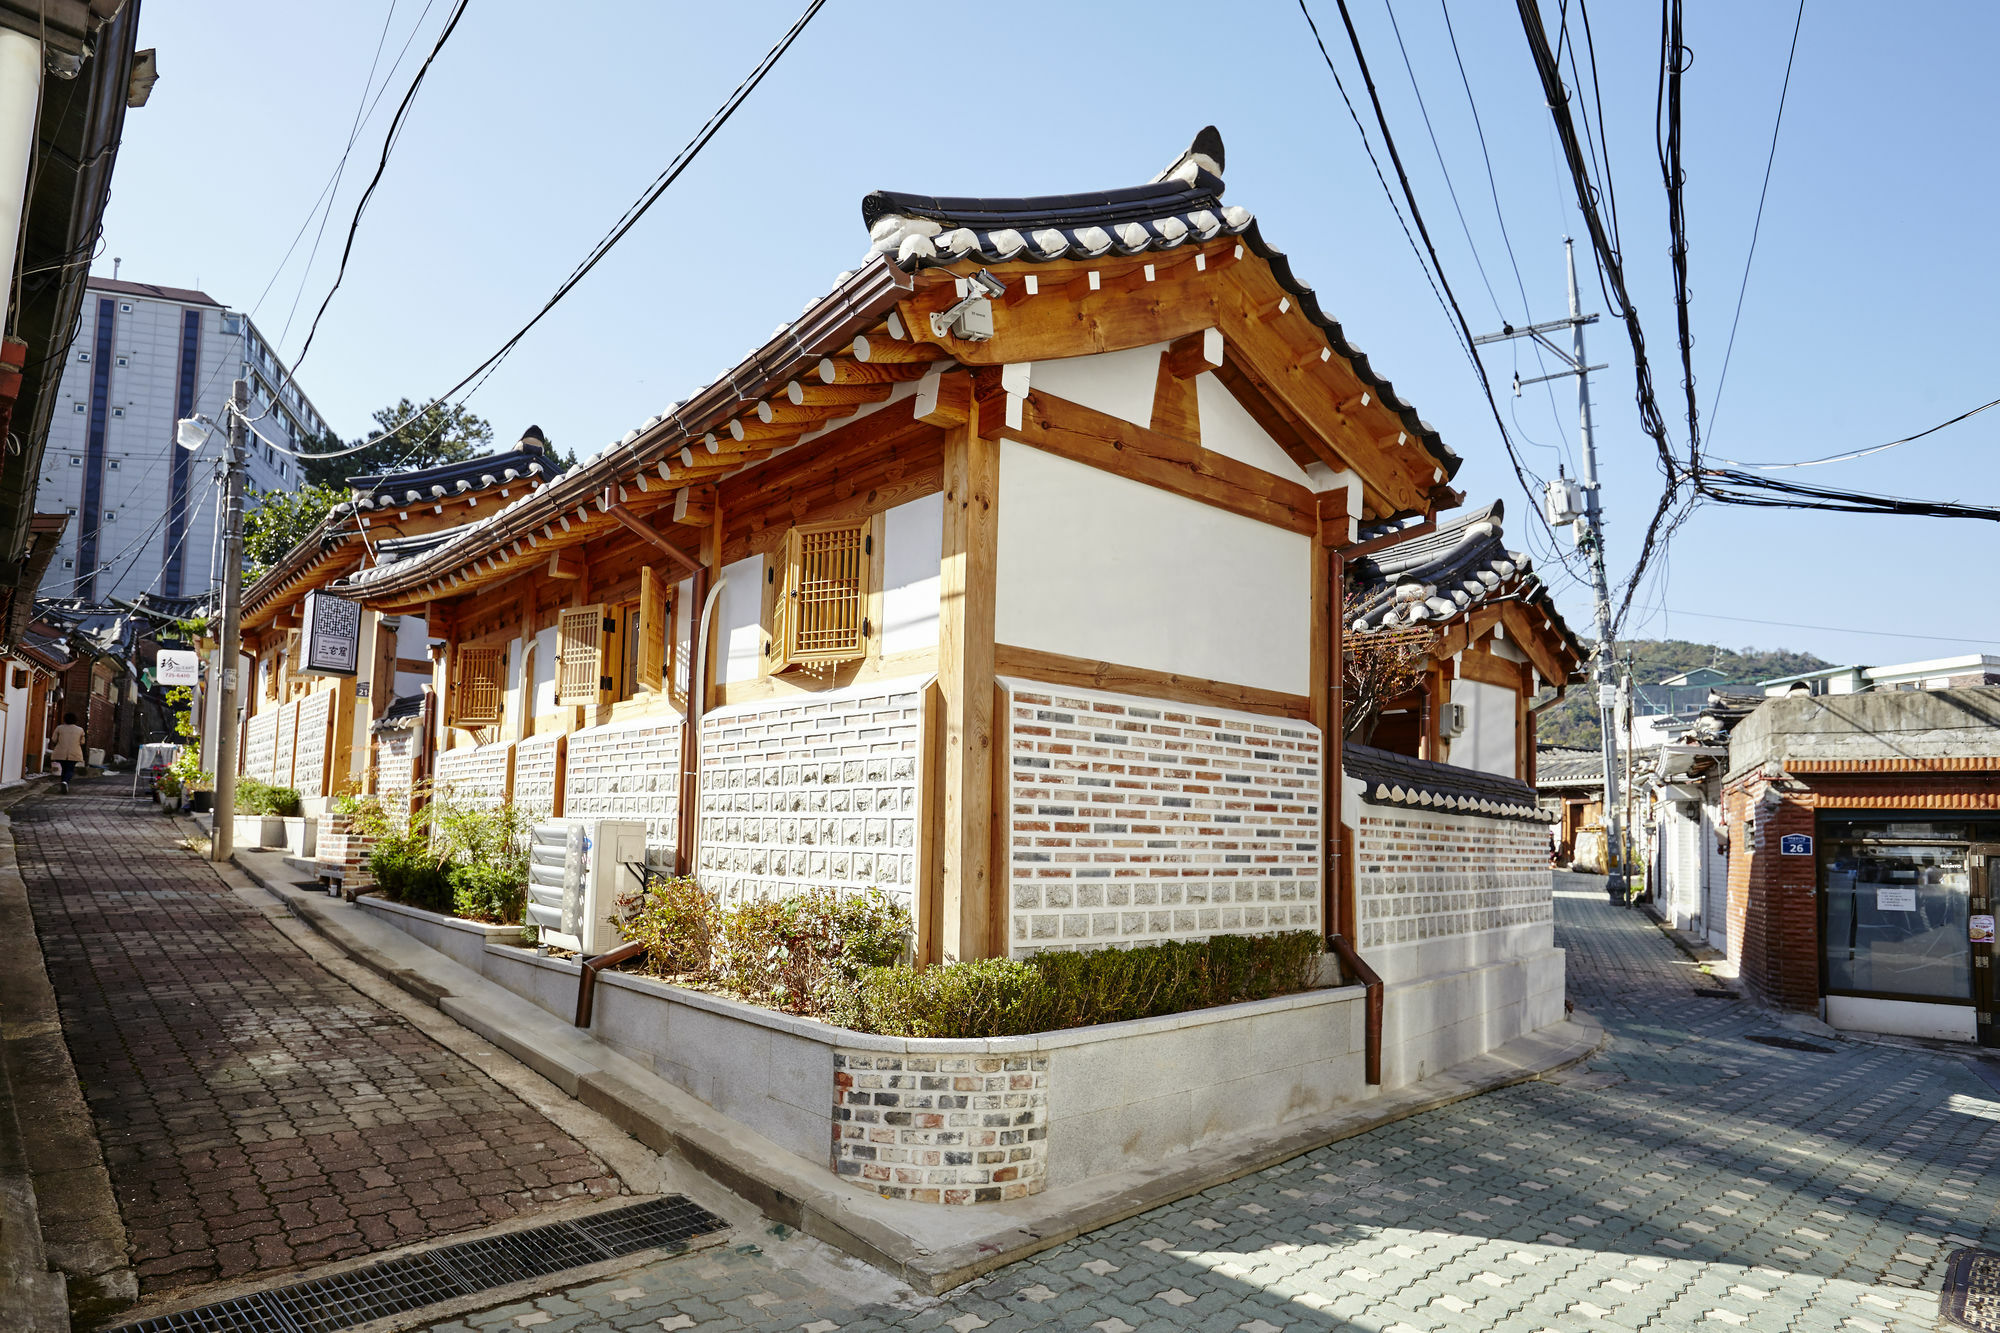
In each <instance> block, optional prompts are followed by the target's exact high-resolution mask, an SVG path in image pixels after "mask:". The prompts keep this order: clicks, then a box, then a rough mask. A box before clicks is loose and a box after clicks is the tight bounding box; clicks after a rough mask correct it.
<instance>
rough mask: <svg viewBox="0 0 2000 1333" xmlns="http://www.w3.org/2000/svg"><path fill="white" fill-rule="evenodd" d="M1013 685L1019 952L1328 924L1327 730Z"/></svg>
mask: <svg viewBox="0 0 2000 1333" xmlns="http://www.w3.org/2000/svg"><path fill="white" fill-rule="evenodd" d="M1004 684H1005V686H1006V687H1007V690H1008V700H1009V702H1008V743H1009V758H1010V760H1011V763H1010V765H1009V780H1008V787H1007V790H1006V791H1005V792H1002V793H996V799H1003V800H1005V801H1006V802H1007V809H1008V810H1009V812H1010V815H1009V817H1010V819H1011V821H1012V838H1011V846H1010V848H1009V849H1008V858H1007V865H1006V867H1005V868H1004V873H1005V874H1006V877H1007V880H1006V882H1007V883H1008V884H1009V886H1010V891H1011V894H1012V903H1013V910H1012V920H1011V925H1010V929H1011V938H1012V952H1013V953H1014V954H1015V955H1016V956H1020V955H1024V954H1030V953H1035V952H1038V951H1040V950H1044V949H1064V948H1078V947H1089V946H1098V945H1106V944H1119V945H1122V944H1135V943H1151V942H1155V941H1158V940H1163V939H1200V938H1206V937H1207V936H1209V935H1213V934H1218V933H1221V934H1232V933H1233V934H1254V933H1258V932H1265V931H1276V930H1316V929H1318V928H1319V924H1320V920H1319V892H1320V891H1319V876H1320V855H1319V850H1320V849H1319V827H1320V822H1319V821H1320V773H1319V749H1320V745H1319V732H1318V730H1317V729H1316V728H1314V727H1312V726H1310V725H1308V724H1306V723H1303V722H1290V721H1286V720H1283V719H1280V718H1271V717H1259V716H1253V715H1251V714H1247V713H1233V712H1224V711H1220V710H1216V709H1196V708H1189V707H1188V706H1186V705H1184V704H1171V703H1162V702H1159V701H1155V700H1147V699H1140V698H1133V697H1130V696H1124V695H1112V694H1102V693H1096V692H1090V691H1078V690H1070V689H1061V688H1056V687H1052V686H1047V685H1038V684H1034V683H1032V682H1028V681H1007V682H1004Z"/></svg>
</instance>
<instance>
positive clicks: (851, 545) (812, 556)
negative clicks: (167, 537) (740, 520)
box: [772, 522, 874, 667]
mask: <svg viewBox="0 0 2000 1333" xmlns="http://www.w3.org/2000/svg"><path fill="white" fill-rule="evenodd" d="M873 553H874V543H873V540H872V539H871V537H870V536H869V531H868V524H867V523H865V522H863V523H841V524H819V525H816V526H813V527H804V528H793V529H792V530H791V532H789V533H787V534H786V537H785V586H784V591H783V594H782V595H781V596H780V597H779V599H778V606H777V608H776V609H775V612H774V614H773V617H772V641H773V649H774V651H773V654H772V655H773V657H774V658H775V659H776V665H777V666H779V667H784V666H792V665H796V664H800V663H816V662H846V661H850V660H852V659H854V658H857V657H860V656H861V655H862V654H863V653H864V652H865V651H866V649H867V642H868V630H869V628H870V627H869V625H868V619H867V612H868V564H869V558H870V556H871V555H872V554H873Z"/></svg>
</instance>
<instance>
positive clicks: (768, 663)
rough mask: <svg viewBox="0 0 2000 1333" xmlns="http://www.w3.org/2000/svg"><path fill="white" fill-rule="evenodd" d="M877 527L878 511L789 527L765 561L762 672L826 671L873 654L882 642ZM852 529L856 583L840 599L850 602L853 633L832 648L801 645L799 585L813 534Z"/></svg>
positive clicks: (811, 557)
mask: <svg viewBox="0 0 2000 1333" xmlns="http://www.w3.org/2000/svg"><path fill="white" fill-rule="evenodd" d="M879 526H880V525H879V523H878V522H877V516H876V515H873V514H870V515H867V516H865V517H863V518H859V519H850V518H843V519H835V520H827V521H821V522H817V523H800V524H797V525H795V526H793V527H792V528H790V529H789V530H787V531H786V533H785V536H784V540H783V542H782V543H781V544H780V546H779V548H778V550H777V551H775V552H773V554H772V556H770V557H768V558H767V561H766V574H765V592H766V598H765V600H766V606H765V619H764V624H765V638H764V658H763V666H764V674H766V675H779V674H781V673H783V672H787V671H791V670H793V669H798V668H807V669H822V670H823V669H828V668H832V667H838V666H841V665H843V664H845V663H848V662H857V661H860V660H862V659H864V658H866V657H869V656H872V655H873V654H874V652H875V645H876V644H877V642H878V641H879V632H878V631H879V627H878V626H877V625H876V624H875V618H876V616H877V614H878V611H877V608H876V606H875V601H876V597H875V594H876V592H877V589H876V587H875V584H876V582H877V580H878V577H879V572H878V570H877V568H876V565H877V562H878V560H879V556H880V551H879V549H878V548H879V543H878V542H877V540H876V537H877V529H878V527H879ZM849 531H851V532H853V533H854V534H855V539H854V545H853V548H852V554H851V556H848V557H846V558H849V559H851V560H852V561H853V567H854V573H853V588H852V591H851V592H849V593H847V594H846V595H845V597H844V598H843V599H842V600H843V601H845V602H846V603H847V606H848V607H849V612H848V614H849V615H851V618H852V619H851V623H852V627H853V631H854V633H853V638H852V640H851V641H849V642H847V643H843V644H840V645H837V646H835V647H831V648H828V647H807V648H802V647H800V645H799V641H798V640H799V634H800V628H801V626H802V624H803V623H804V618H803V617H802V615H801V606H802V601H801V598H802V589H801V585H802V583H804V582H805V581H806V575H807V573H808V569H809V566H810V564H811V562H812V561H813V560H814V558H815V555H816V553H815V552H813V551H812V550H811V549H810V548H811V544H812V539H814V538H816V537H820V536H823V535H825V534H829V533H840V532H849ZM836 558H839V557H836ZM830 602H831V599H828V601H827V602H823V603H822V605H826V604H829V603H830Z"/></svg>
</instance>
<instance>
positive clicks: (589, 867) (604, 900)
mask: <svg viewBox="0 0 2000 1333" xmlns="http://www.w3.org/2000/svg"><path fill="white" fill-rule="evenodd" d="M645 878H646V826H645V824H643V823H641V822H640V821H638V820H636V819H557V820H552V821H550V822H549V823H546V824H537V825H535V826H534V831H533V834H532V839H531V841H530V844H529V850H528V907H527V917H528V924H529V925H532V926H534V927H535V929H536V933H537V937H538V939H539V940H540V942H541V943H543V944H547V945H552V946H554V947H555V948H558V949H572V950H574V951H576V952H577V953H580V954H584V955H586V956H589V955H593V954H600V953H608V952H609V951H611V950H612V949H615V948H617V947H618V944H619V939H618V928H617V927H616V926H615V925H613V924H612V914H613V912H614V910H615V908H616V906H617V903H618V895H619V894H620V893H621V892H623V891H624V890H626V889H636V888H638V887H639V886H640V885H642V884H643V883H644V882H645Z"/></svg>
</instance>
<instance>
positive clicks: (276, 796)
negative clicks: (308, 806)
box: [236, 778, 305, 819]
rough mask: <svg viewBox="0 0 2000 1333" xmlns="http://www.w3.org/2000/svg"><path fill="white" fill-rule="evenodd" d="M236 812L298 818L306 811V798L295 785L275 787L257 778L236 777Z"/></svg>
mask: <svg viewBox="0 0 2000 1333" xmlns="http://www.w3.org/2000/svg"><path fill="white" fill-rule="evenodd" d="M236 813H237V814H239V815H280V816H283V817H284V818H287V819H296V818H297V817H298V816H299V815H301V814H303V813H305V805H304V798H303V797H302V796H300V795H299V793H298V789H297V788H295V787H273V786H271V785H270V784H269V783H266V782H259V781H258V780H257V779H255V778H238V779H236Z"/></svg>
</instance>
